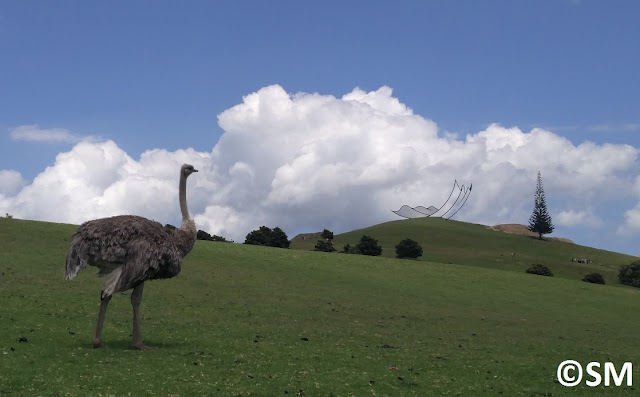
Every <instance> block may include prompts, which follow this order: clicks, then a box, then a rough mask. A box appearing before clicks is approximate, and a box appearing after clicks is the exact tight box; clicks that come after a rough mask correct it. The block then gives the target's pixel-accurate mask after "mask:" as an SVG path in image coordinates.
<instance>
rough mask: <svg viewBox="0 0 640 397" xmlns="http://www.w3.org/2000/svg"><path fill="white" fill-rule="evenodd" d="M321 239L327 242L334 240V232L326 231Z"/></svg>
mask: <svg viewBox="0 0 640 397" xmlns="http://www.w3.org/2000/svg"><path fill="white" fill-rule="evenodd" d="M320 237H322V238H323V239H325V240H333V232H332V231H330V230H327V229H324V230H323V231H322V234H321V235H320Z"/></svg>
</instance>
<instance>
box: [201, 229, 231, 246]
mask: <svg viewBox="0 0 640 397" xmlns="http://www.w3.org/2000/svg"><path fill="white" fill-rule="evenodd" d="M196 238H197V239H198V240H205V241H221V242H223V243H228V242H229V241H228V240H227V239H226V238H224V237H221V236H216V235H215V234H214V235H213V236H212V235H210V234H209V233H207V232H205V231H204V230H198V233H197V234H196Z"/></svg>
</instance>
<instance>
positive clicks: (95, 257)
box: [65, 164, 198, 350]
mask: <svg viewBox="0 0 640 397" xmlns="http://www.w3.org/2000/svg"><path fill="white" fill-rule="evenodd" d="M194 172H198V170H196V169H195V168H193V166H192V165H189V164H184V165H182V167H181V168H180V183H179V186H178V188H179V200H180V210H181V212H182V226H180V228H177V229H174V230H171V229H169V228H165V227H164V226H162V225H161V224H160V223H158V222H155V221H151V220H149V219H146V218H143V217H140V216H135V215H119V216H113V217H110V218H102V219H95V220H92V221H88V222H85V223H83V224H82V225H80V226H79V227H78V230H77V231H76V232H75V234H74V235H73V237H72V238H71V246H70V248H69V253H68V254H67V266H66V271H65V279H67V280H71V279H72V278H74V277H75V276H76V274H77V273H78V271H80V270H81V269H82V268H84V267H85V266H86V265H87V264H88V265H90V266H95V267H97V268H98V276H99V277H102V278H103V279H104V281H103V286H102V291H101V293H100V312H99V313H98V324H97V326H96V332H95V334H94V336H93V347H96V348H97V347H100V346H101V345H102V325H103V323H104V316H105V313H106V311H107V305H108V304H109V301H110V300H111V296H112V295H113V294H114V293H116V292H123V291H126V290H129V289H132V288H133V292H132V293H131V305H132V306H133V343H132V346H133V348H134V349H138V350H150V349H151V347H149V346H145V345H144V344H143V343H142V334H141V333H140V311H139V309H140V302H141V301H142V289H143V287H144V282H145V281H147V280H153V279H162V278H171V277H174V276H176V275H177V274H178V273H180V269H181V267H182V260H183V259H184V257H185V256H186V255H187V254H188V253H189V251H191V249H192V248H193V245H194V243H195V240H196V224H195V222H194V221H193V219H191V217H190V216H189V211H188V209H187V177H188V176H189V175H191V174H192V173H194Z"/></svg>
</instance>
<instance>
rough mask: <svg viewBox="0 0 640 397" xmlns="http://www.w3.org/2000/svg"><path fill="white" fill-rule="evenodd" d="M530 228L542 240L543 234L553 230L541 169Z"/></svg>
mask: <svg viewBox="0 0 640 397" xmlns="http://www.w3.org/2000/svg"><path fill="white" fill-rule="evenodd" d="M529 230H530V231H532V232H534V233H538V238H539V239H540V240H542V235H543V234H549V233H551V232H553V224H552V223H551V215H549V212H547V203H546V200H545V198H544V189H543V188H542V176H541V175H540V171H538V184H537V186H536V197H535V204H534V207H533V213H532V214H531V216H530V217H529Z"/></svg>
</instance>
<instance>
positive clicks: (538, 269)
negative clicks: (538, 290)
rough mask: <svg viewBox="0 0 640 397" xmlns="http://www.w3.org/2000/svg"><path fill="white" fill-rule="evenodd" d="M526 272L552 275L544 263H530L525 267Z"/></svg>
mask: <svg viewBox="0 0 640 397" xmlns="http://www.w3.org/2000/svg"><path fill="white" fill-rule="evenodd" d="M527 273H530V274H537V275H539V276H549V277H552V276H553V273H552V272H551V270H550V269H549V268H548V267H546V266H545V265H543V264H540V263H536V264H533V265H531V267H530V268H528V269H527Z"/></svg>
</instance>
